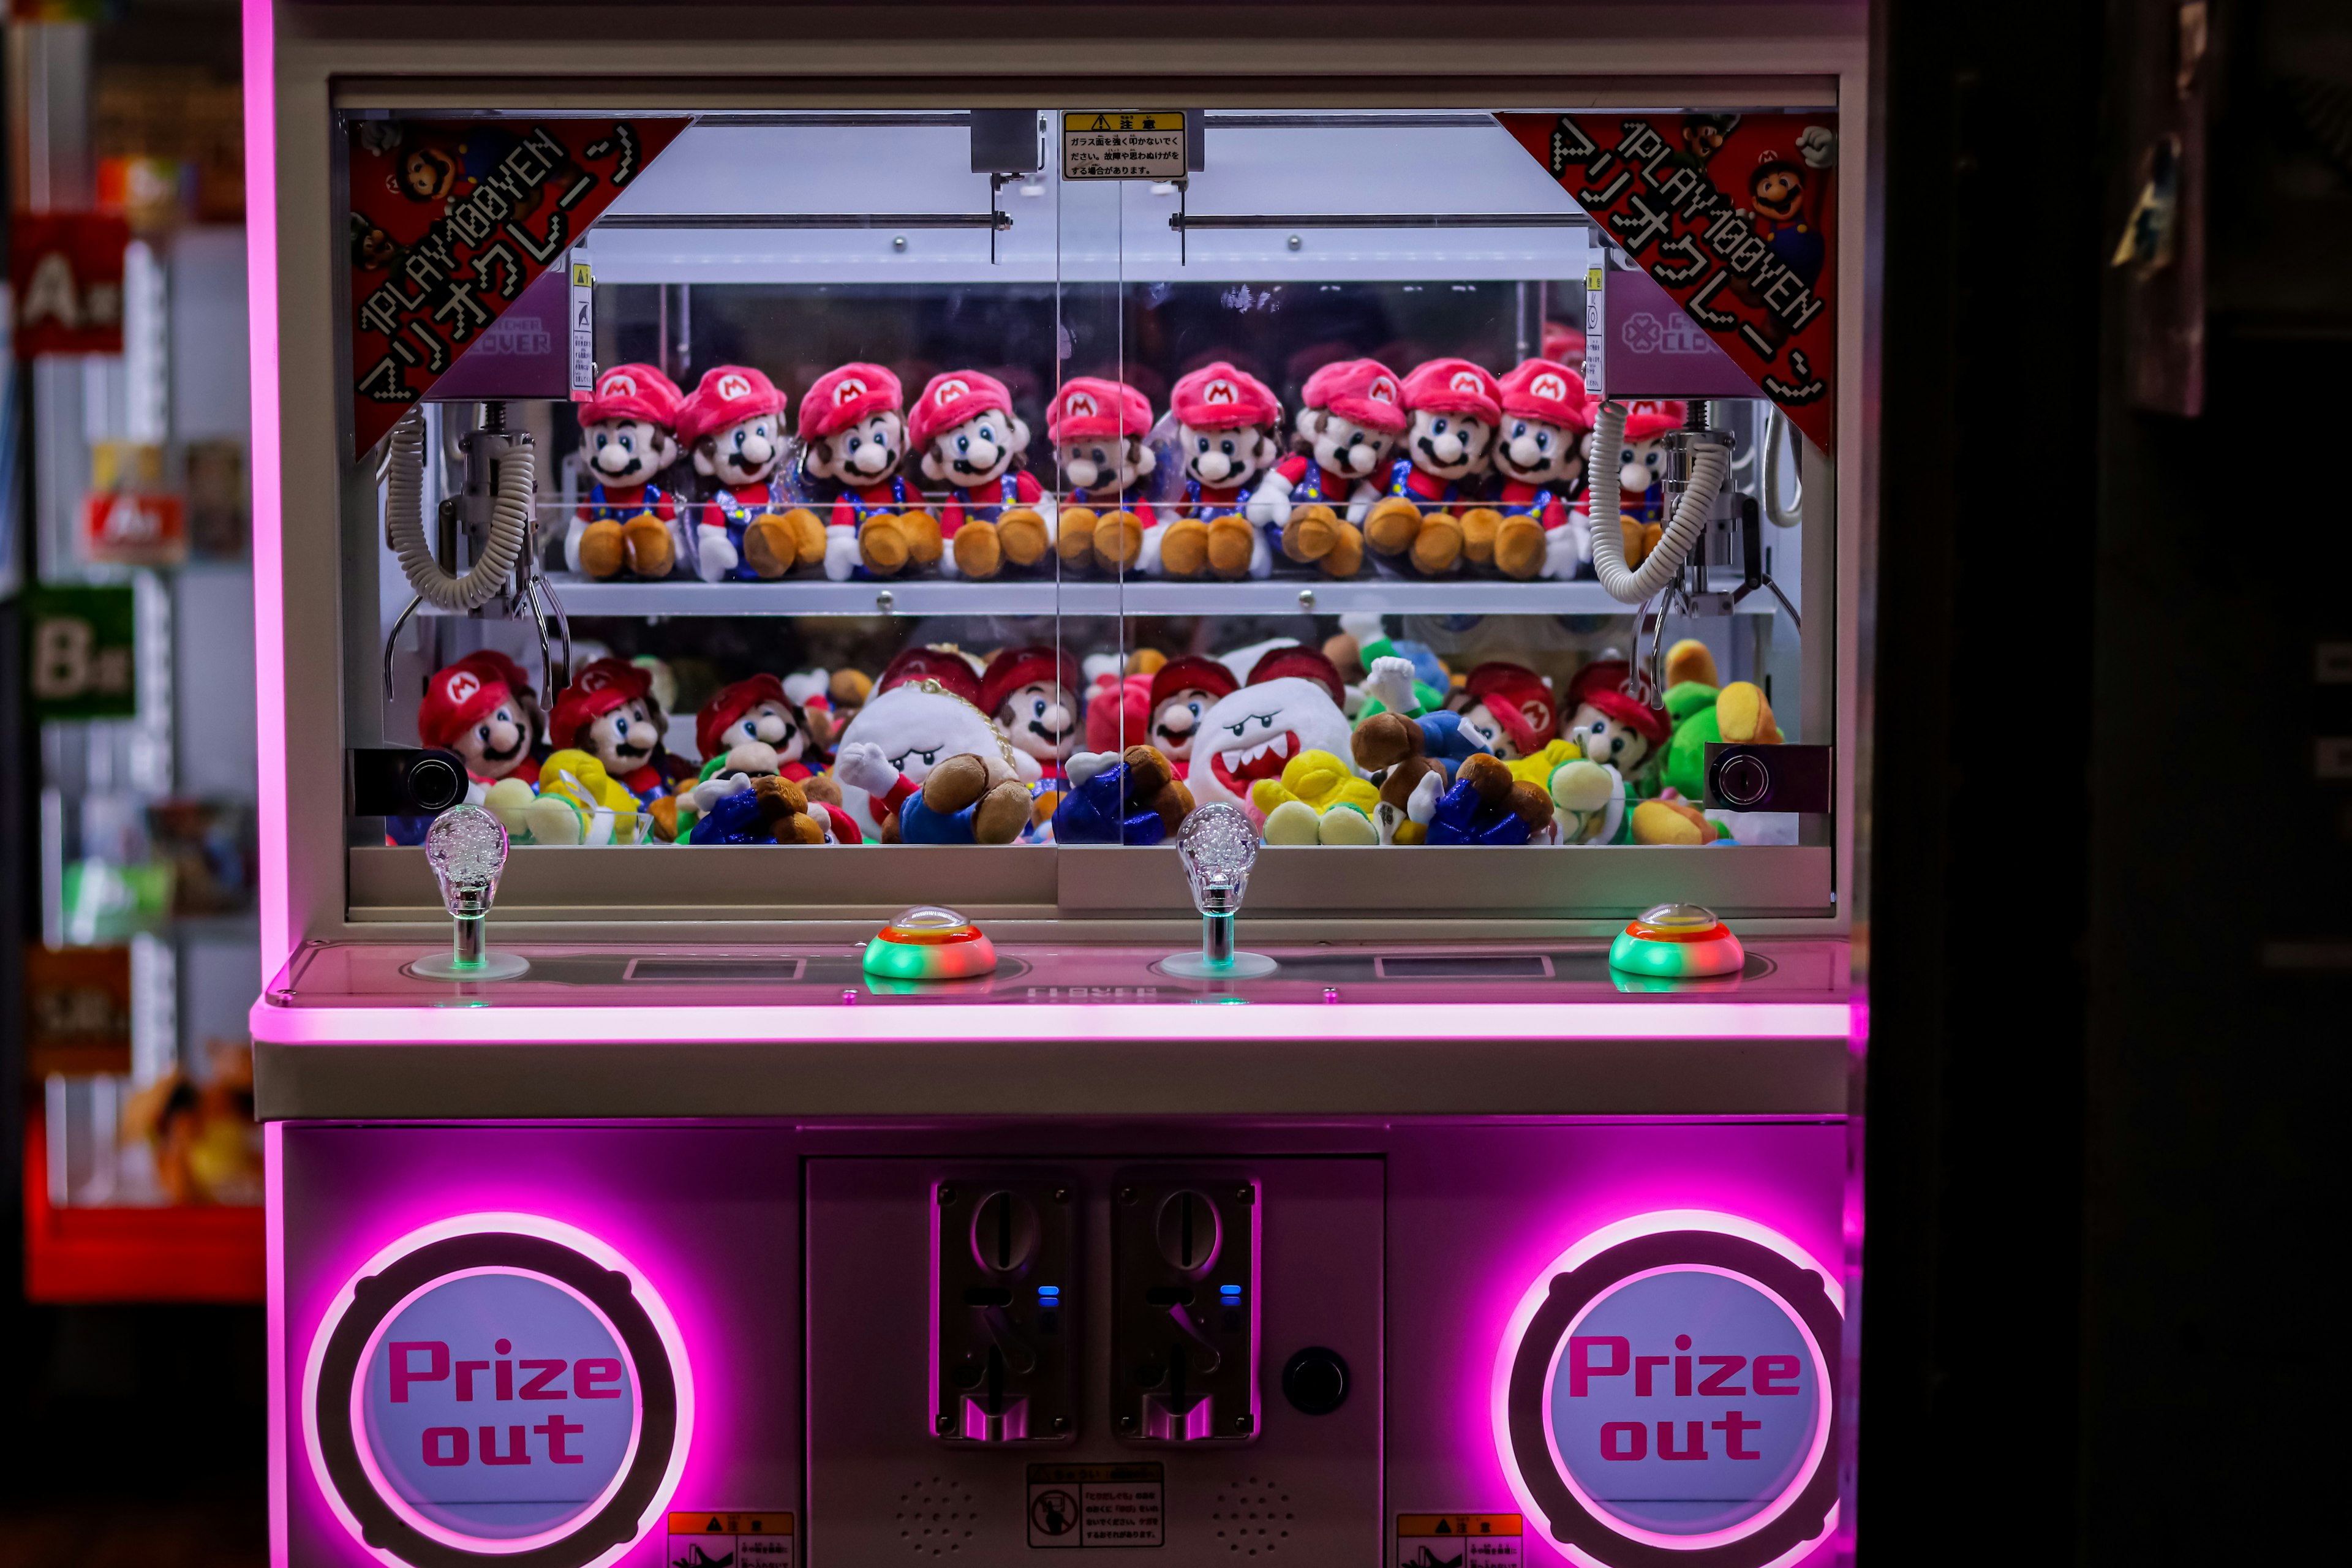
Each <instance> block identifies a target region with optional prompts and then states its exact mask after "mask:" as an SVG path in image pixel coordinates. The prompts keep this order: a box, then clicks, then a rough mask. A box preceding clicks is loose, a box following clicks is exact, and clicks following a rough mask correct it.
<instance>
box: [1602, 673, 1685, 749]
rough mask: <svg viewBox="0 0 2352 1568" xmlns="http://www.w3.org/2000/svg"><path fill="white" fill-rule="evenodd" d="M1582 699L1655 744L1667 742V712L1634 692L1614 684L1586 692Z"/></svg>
mask: <svg viewBox="0 0 2352 1568" xmlns="http://www.w3.org/2000/svg"><path fill="white" fill-rule="evenodd" d="M1581 700H1582V701H1585V702H1588V703H1591V705H1592V706H1593V707H1595V708H1598V709H1599V710H1601V712H1603V713H1606V714H1607V715H1608V716H1609V717H1610V718H1612V719H1614V720H1616V721H1617V722H1619V723H1620V724H1622V725H1624V726H1626V727H1627V728H1628V729H1631V730H1634V731H1639V732H1640V733H1641V734H1642V736H1643V738H1644V739H1646V740H1647V741H1648V742H1650V744H1652V745H1653V746H1663V745H1664V744H1665V743H1666V716H1665V714H1664V713H1663V712H1661V711H1659V710H1657V709H1655V708H1653V707H1651V706H1649V705H1648V704H1647V703H1645V702H1642V701H1638V700H1635V698H1634V697H1633V693H1631V692H1629V691H1623V690H1620V689H1618V688H1616V687H1613V686H1601V687H1596V688H1594V689H1592V690H1591V691H1588V692H1586V693H1584V695H1583V697H1582V699H1581Z"/></svg>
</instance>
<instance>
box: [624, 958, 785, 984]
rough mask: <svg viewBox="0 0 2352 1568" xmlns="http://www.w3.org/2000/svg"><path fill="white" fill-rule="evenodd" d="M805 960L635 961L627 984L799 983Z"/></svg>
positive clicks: (659, 959)
mask: <svg viewBox="0 0 2352 1568" xmlns="http://www.w3.org/2000/svg"><path fill="white" fill-rule="evenodd" d="M807 967H808V960H807V959H804V958H640V959H635V960H633V961H631V963H630V964H629V970H628V973H626V974H625V975H624V976H623V978H624V979H626V980H642V981H679V980H703V981H709V980H767V981H793V980H798V979H799V978H800V977H801V975H802V973H803V972H804V971H805V970H806V969H807Z"/></svg>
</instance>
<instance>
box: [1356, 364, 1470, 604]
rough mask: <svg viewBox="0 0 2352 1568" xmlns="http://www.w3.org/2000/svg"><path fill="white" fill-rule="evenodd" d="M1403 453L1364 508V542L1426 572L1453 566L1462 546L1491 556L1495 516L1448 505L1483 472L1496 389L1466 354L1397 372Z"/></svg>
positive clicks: (1463, 498) (1466, 493) (1466, 495)
mask: <svg viewBox="0 0 2352 1568" xmlns="http://www.w3.org/2000/svg"><path fill="white" fill-rule="evenodd" d="M1404 406H1405V413H1406V415H1407V416H1408V423H1407V424H1406V426H1405V433H1404V456H1403V457H1402V458H1398V459H1396V461H1395V462H1393V463H1391V464H1390V465H1389V481H1388V486H1387V489H1386V490H1385V492H1384V493H1383V494H1382V495H1381V499H1380V500H1377V501H1374V502H1373V503H1372V507H1371V510H1370V511H1368V512H1367V513H1365V515H1364V542H1366V543H1368V544H1370V546H1371V547H1372V548H1373V549H1374V550H1377V551H1379V552H1381V554H1383V555H1401V556H1406V557H1408V558H1409V559H1410V560H1411V561H1412V563H1413V565H1414V566H1415V567H1417V568H1419V569H1420V570H1421V571H1423V572H1424V573H1428V574H1438V573H1444V572H1450V571H1452V570H1453V569H1454V566H1455V565H1456V564H1457V563H1459V562H1460V561H1461V559H1462V557H1463V555H1464V554H1465V552H1466V553H1468V554H1469V555H1470V557H1471V558H1472V559H1473V560H1477V559H1480V558H1481V552H1482V550H1483V551H1484V552H1485V555H1486V558H1489V559H1491V557H1492V552H1493V541H1494V536H1495V531H1496V528H1497V527H1499V525H1500V524H1501V522H1502V515H1501V514H1500V513H1499V512H1496V511H1494V510H1490V509H1486V508H1473V509H1471V510H1467V511H1465V512H1464V513H1463V514H1462V515H1460V516H1456V515H1455V512H1454V509H1455V508H1456V507H1457V506H1460V505H1462V504H1463V503H1464V502H1465V501H1466V500H1469V499H1470V498H1472V497H1473V496H1475V494H1476V491H1477V484H1478V479H1479V477H1480V476H1481V475H1483V474H1485V473H1486V465H1487V459H1488V454H1489V450H1490V448H1491V447H1493V446H1494V444H1495V427H1496V426H1497V425H1499V424H1500V423H1501V422H1502V418H1503V405H1502V389H1501V388H1500V387H1499V386H1497V385H1496V383H1495V378H1494V377H1493V376H1491V375H1489V374H1486V372H1485V371H1483V370H1481V369H1479V368H1478V367H1477V366H1476V365H1475V364H1472V363H1470V362H1469V361H1468V360H1466V359H1433V360H1431V361H1429V362H1428V363H1425V364H1421V365H1417V366H1415V367H1414V368H1413V372H1412V374H1411V375H1408V376H1406V377H1405V378H1404Z"/></svg>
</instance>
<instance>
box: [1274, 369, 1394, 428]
mask: <svg viewBox="0 0 2352 1568" xmlns="http://www.w3.org/2000/svg"><path fill="white" fill-rule="evenodd" d="M1299 396H1300V397H1301V398H1303V399H1305V401H1306V404H1307V407H1309V408H1328V409H1329V410H1330V411H1331V412H1332V413H1334V414H1336V415H1338V416H1339V417H1340V418H1342V419H1345V420H1348V421H1349V422H1350V423H1351V424H1356V425H1360V426H1363V427H1364V428H1365V429H1367V430H1384V431H1386V432H1387V433H1388V434H1390V435H1391V436H1393V435H1396V434H1398V433H1399V432H1400V431H1402V430H1403V428H1404V426H1405V416H1404V404H1403V402H1402V399H1403V396H1404V389H1403V387H1402V385H1401V384H1399V383H1398V381H1397V374H1396V372H1394V371H1392V370H1391V369H1390V368H1389V367H1388V366H1386V365H1384V364H1382V363H1381V362H1380V361H1378V360H1376V359H1343V360H1340V361H1339V362H1338V363H1333V364H1327V365H1325V366H1324V367H1323V368H1322V369H1321V370H1318V371H1317V372H1316V373H1315V374H1313V375H1310V376H1308V377H1307V385H1306V386H1305V387H1304V388H1303V389H1302V390H1301V391H1300V393H1299Z"/></svg>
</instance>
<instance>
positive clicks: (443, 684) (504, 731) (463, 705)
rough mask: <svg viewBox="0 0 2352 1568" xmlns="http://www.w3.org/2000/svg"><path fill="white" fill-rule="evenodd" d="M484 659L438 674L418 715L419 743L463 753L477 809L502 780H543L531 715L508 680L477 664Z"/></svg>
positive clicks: (430, 682) (461, 663)
mask: <svg viewBox="0 0 2352 1568" xmlns="http://www.w3.org/2000/svg"><path fill="white" fill-rule="evenodd" d="M480 657H481V656H479V655H472V656H469V657H468V658H463V659H460V660H458V661H457V663H456V664H453V665H451V666H449V667H448V668H446V669H442V670H437V671H436V672H435V674H434V676H433V679H431V680H428V681H426V682H425V701H424V703H423V704H422V705H421V706H420V707H419V708H418V709H417V710H416V738H417V739H418V740H420V741H422V742H425V744H426V745H428V746H439V747H441V748H443V749H444V750H446V751H451V752H457V755H458V757H459V758H461V759H462V760H463V761H464V763H465V764H466V775H467V781H468V783H467V791H466V798H467V799H468V800H470V801H474V802H476V803H477V804H478V803H479V802H480V800H481V799H482V797H483V795H485V794H486V793H487V792H488V788H489V786H490V785H491V784H496V783H497V782H498V781H499V780H500V779H503V778H518V779H521V780H523V781H524V782H525V783H530V782H533V781H536V780H537V779H538V777H539V764H538V763H536V762H533V761H532V760H531V755H530V742H531V739H532V736H531V732H530V718H529V714H528V710H525V709H524V707H523V705H522V704H521V702H520V701H519V700H516V698H515V695H514V692H513V690H512V689H511V688H509V686H508V685H507V683H506V682H505V681H504V680H502V679H499V677H498V676H497V675H496V674H493V673H490V672H489V671H488V670H487V669H485V668H483V666H482V664H480V663H478V662H477V660H478V659H479V658H480ZM493 657H497V656H493Z"/></svg>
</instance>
